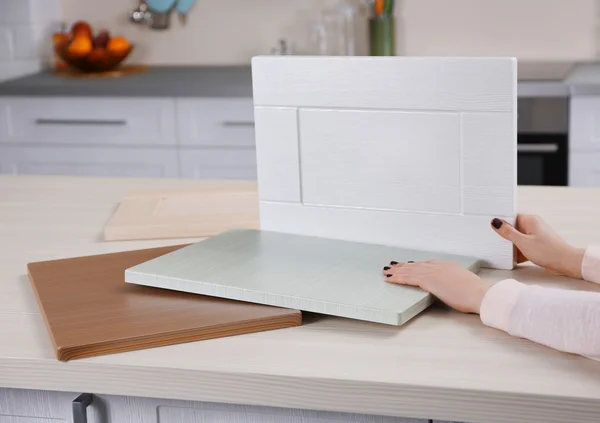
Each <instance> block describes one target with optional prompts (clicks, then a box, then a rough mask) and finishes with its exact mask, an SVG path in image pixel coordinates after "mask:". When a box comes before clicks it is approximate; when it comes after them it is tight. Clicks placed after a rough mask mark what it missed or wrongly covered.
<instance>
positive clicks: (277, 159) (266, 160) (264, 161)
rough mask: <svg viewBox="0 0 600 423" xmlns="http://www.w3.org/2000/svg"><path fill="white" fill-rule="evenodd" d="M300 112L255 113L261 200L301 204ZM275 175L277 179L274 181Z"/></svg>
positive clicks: (260, 109)
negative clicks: (298, 118) (258, 142)
mask: <svg viewBox="0 0 600 423" xmlns="http://www.w3.org/2000/svg"><path fill="white" fill-rule="evenodd" d="M297 115H298V110H297V109H295V108H283V107H278V108H263V107H257V108H256V109H255V111H254V119H255V120H256V137H257V138H260V144H257V146H256V161H257V163H260V164H261V165H260V166H259V167H258V170H257V172H258V178H259V180H260V181H261V183H260V186H259V191H258V194H259V196H260V199H261V200H279V201H290V202H296V203H298V202H300V201H302V192H301V188H300V155H299V152H298V147H299V146H298V120H297ZM272 175H277V177H276V178H273V177H272Z"/></svg>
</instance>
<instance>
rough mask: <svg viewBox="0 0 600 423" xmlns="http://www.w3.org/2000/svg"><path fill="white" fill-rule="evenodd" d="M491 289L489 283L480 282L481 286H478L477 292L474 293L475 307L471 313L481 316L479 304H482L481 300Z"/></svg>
mask: <svg viewBox="0 0 600 423" xmlns="http://www.w3.org/2000/svg"><path fill="white" fill-rule="evenodd" d="M491 287H492V284H491V283H489V282H487V281H484V280H481V284H480V285H479V286H478V289H477V292H476V293H475V301H474V303H475V306H474V307H473V310H472V312H473V313H476V314H481V304H482V303H483V299H484V298H485V295H486V294H487V292H488V291H489V290H490V288H491Z"/></svg>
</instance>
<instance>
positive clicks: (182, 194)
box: [104, 183, 259, 241]
mask: <svg viewBox="0 0 600 423" xmlns="http://www.w3.org/2000/svg"><path fill="white" fill-rule="evenodd" d="M256 199H257V195H256V187H255V186H254V185H253V184H247V183H237V184H232V185H231V186H230V187H229V188H226V189H222V190H215V189H211V188H207V187H202V188H199V189H194V190H175V191H172V190H151V191H145V192H132V193H128V194H127V195H125V198H123V200H122V201H121V203H120V205H119V208H118V209H117V211H116V212H115V214H114V215H113V216H112V217H111V218H110V220H109V221H108V222H107V223H106V226H105V227H104V239H105V240H106V241H118V240H131V239H153V238H154V239H155V238H182V237H206V236H211V235H216V234H218V233H220V232H223V231H226V230H229V229H233V228H258V226H259V223H258V207H257V205H256Z"/></svg>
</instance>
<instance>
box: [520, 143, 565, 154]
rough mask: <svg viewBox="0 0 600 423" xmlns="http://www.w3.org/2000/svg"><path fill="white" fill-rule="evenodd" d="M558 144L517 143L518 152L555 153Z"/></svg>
mask: <svg viewBox="0 0 600 423" xmlns="http://www.w3.org/2000/svg"><path fill="white" fill-rule="evenodd" d="M557 151H558V144H517V152H519V153H556V152H557Z"/></svg>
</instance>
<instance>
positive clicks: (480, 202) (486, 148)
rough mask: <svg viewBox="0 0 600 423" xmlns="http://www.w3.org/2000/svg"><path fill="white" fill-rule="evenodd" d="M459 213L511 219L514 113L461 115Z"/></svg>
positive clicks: (513, 206)
mask: <svg viewBox="0 0 600 423" xmlns="http://www.w3.org/2000/svg"><path fill="white" fill-rule="evenodd" d="M461 119H462V159H463V164H462V166H463V183H462V186H463V212H464V213H465V214H467V215H487V216H490V215H494V214H496V215H500V216H513V215H515V213H516V212H517V199H516V196H517V193H516V191H517V190H516V188H515V187H516V185H517V149H516V148H515V144H514V142H510V140H515V139H516V137H517V132H516V131H517V124H516V115H515V114H514V113H512V114H511V113H487V114H486V113H464V114H463V115H462V116H461Z"/></svg>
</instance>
